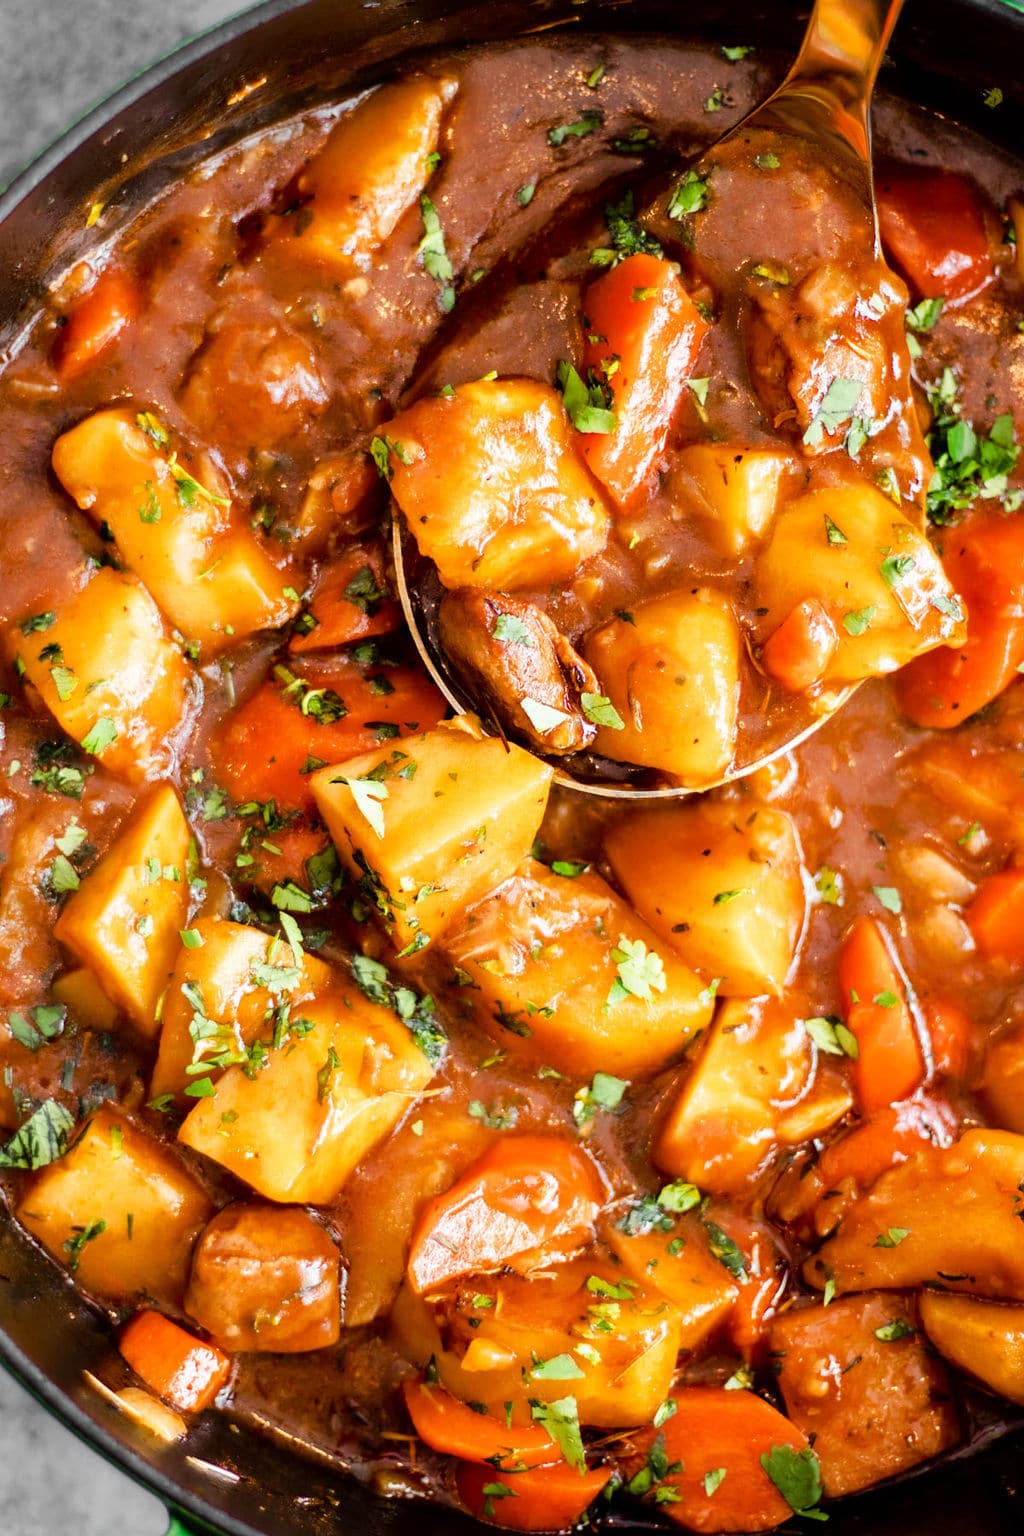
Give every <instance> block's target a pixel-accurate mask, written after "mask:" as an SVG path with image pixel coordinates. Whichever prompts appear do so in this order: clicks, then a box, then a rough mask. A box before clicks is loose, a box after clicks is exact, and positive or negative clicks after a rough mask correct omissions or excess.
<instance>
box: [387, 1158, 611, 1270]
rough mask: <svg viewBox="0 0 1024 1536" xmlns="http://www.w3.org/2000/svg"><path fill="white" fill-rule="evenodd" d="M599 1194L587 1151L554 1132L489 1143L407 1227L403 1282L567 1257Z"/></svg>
mask: <svg viewBox="0 0 1024 1536" xmlns="http://www.w3.org/2000/svg"><path fill="white" fill-rule="evenodd" d="M604 1200H605V1188H604V1185H603V1182H602V1179H601V1176H600V1174H599V1173H598V1171H597V1168H596V1167H595V1165H594V1164H593V1163H592V1162H591V1160H590V1158H589V1157H588V1156H587V1154H586V1153H585V1152H584V1151H583V1150H582V1149H581V1148H579V1147H576V1146H574V1145H573V1144H572V1143H571V1142H569V1141H565V1140H563V1139H562V1138H561V1137H558V1136H510V1137H505V1138H504V1139H503V1140H501V1141H497V1142H495V1144H494V1146H493V1147H491V1149H490V1150H489V1151H488V1152H485V1153H484V1155H483V1157H481V1158H480V1159H479V1160H478V1161H477V1162H476V1163H474V1164H473V1166H472V1167H471V1168H470V1169H469V1170H468V1172H466V1173H464V1174H463V1176H462V1178H461V1179H458V1180H457V1181H456V1183H455V1184H453V1185H452V1187H451V1189H449V1190H448V1191H447V1192H446V1193H445V1194H443V1195H438V1196H437V1197H436V1198H435V1199H433V1200H431V1201H430V1202H429V1204H428V1205H427V1207H426V1209H425V1210H424V1212H423V1214H422V1216H421V1217H420V1220H419V1222H418V1224H417V1226H416V1230H415V1232H414V1233H413V1238H412V1247H411V1249H410V1252H409V1269H408V1275H409V1284H410V1285H411V1286H412V1289H413V1290H414V1291H416V1292H417V1293H419V1294H422V1293H423V1292H425V1291H433V1290H437V1289H438V1287H440V1286H443V1285H447V1284H449V1283H450V1282H451V1281H452V1280H457V1279H458V1278H459V1277H460V1276H461V1275H468V1274H476V1273H481V1272H484V1271H488V1270H496V1269H501V1268H503V1267H504V1266H505V1265H514V1267H515V1268H516V1269H519V1270H521V1271H522V1270H524V1269H528V1268H533V1267H534V1266H536V1265H537V1264H539V1263H547V1262H553V1261H555V1260H557V1259H559V1258H568V1257H569V1255H570V1254H571V1253H573V1251H574V1250H575V1249H576V1248H578V1247H579V1246H580V1244H581V1243H583V1242H585V1241H586V1240H587V1239H588V1238H589V1236H590V1230H591V1228H592V1226H593V1224H594V1221H595V1218H596V1217H597V1213H598V1211H599V1210H600V1208H601V1206H602V1204H603V1203H604Z"/></svg>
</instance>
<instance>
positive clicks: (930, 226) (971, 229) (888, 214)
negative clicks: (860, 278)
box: [876, 171, 995, 299]
mask: <svg viewBox="0 0 1024 1536" xmlns="http://www.w3.org/2000/svg"><path fill="white" fill-rule="evenodd" d="M876 197H877V200H878V227H879V231H880V233H881V236H882V244H883V245H884V247H885V250H886V253H887V254H888V256H889V257H890V258H891V260H892V261H893V262H894V263H895V264H896V266H898V267H899V268H900V270H901V271H902V273H903V275H904V276H905V277H906V278H907V279H908V281H909V282H910V283H911V284H912V285H913V287H914V288H916V290H917V292H918V293H919V294H921V295H923V297H924V298H926V299H936V298H942V297H944V298H947V299H965V298H967V297H968V296H969V295H970V294H972V293H977V291H978V289H979V288H983V287H985V285H986V283H990V282H991V281H992V279H993V277H994V276H995V263H994V260H993V250H992V241H991V239H990V235H989V230H990V227H991V225H992V222H993V220H994V212H993V211H991V210H989V209H987V208H986V205H985V203H984V202H983V201H982V198H981V195H980V193H979V192H978V190H977V188H976V187H975V186H974V185H973V183H972V182H970V181H968V180H967V179H966V178H965V177H963V176H954V175H951V174H949V173H948V172H946V171H924V172H920V171H891V172H890V173H889V174H888V175H886V176H882V177H880V178H879V181H878V184H877V188H876Z"/></svg>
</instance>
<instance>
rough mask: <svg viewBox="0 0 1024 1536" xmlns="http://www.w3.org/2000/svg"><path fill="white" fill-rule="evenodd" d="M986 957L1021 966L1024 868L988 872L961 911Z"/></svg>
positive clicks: (1023, 963)
mask: <svg viewBox="0 0 1024 1536" xmlns="http://www.w3.org/2000/svg"><path fill="white" fill-rule="evenodd" d="M965 916H966V918H967V926H968V927H969V928H970V930H971V933H972V934H973V935H974V942H975V944H977V946H978V949H979V950H980V952H981V954H982V955H983V956H984V957H985V959H986V960H998V961H1001V962H1002V964H1004V965H1008V966H1011V967H1012V968H1013V969H1014V970H1015V971H1019V970H1024V869H1003V870H1000V872H999V873H998V874H997V875H989V877H988V879H987V880H983V881H982V883H981V885H980V886H979V888H978V893H977V895H976V896H975V898H974V900H973V901H972V902H971V904H970V906H969V907H968V908H967V911H966V913H965Z"/></svg>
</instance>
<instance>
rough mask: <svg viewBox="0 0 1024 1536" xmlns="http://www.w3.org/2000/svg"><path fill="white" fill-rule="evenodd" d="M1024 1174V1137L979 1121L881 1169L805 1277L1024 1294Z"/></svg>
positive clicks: (851, 1285) (863, 1285)
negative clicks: (954, 1138)
mask: <svg viewBox="0 0 1024 1536" xmlns="http://www.w3.org/2000/svg"><path fill="white" fill-rule="evenodd" d="M1022 1182H1024V1136H1017V1135H1014V1134H1013V1133H1012V1132H1010V1131H989V1130H982V1129H978V1130H971V1131H966V1132H965V1133H964V1135H963V1136H961V1138H960V1140H959V1141H958V1142H957V1143H956V1145H955V1146H952V1147H949V1148H948V1149H943V1148H941V1147H924V1148H923V1149H922V1150H921V1151H920V1152H915V1153H914V1155H913V1156H912V1157H908V1158H907V1160H906V1162H905V1163H901V1164H900V1166H899V1167H898V1168H892V1169H890V1170H889V1172H888V1173H883V1174H882V1176H881V1178H880V1179H879V1180H878V1181H877V1183H876V1184H875V1185H874V1186H873V1187H872V1188H871V1190H870V1191H869V1192H868V1193H867V1194H866V1195H865V1196H864V1197H863V1198H862V1199H861V1200H859V1201H858V1202H857V1204H856V1205H854V1206H853V1207H852V1208H851V1209H850V1210H849V1211H848V1212H847V1214H846V1215H845V1216H844V1217H843V1220H842V1221H841V1222H840V1224H839V1228H838V1230H837V1231H836V1233H835V1235H834V1236H832V1237H830V1238H829V1240H828V1242H826V1243H825V1245H824V1247H823V1248H821V1250H820V1251H819V1252H818V1253H817V1254H816V1255H815V1257H814V1258H812V1259H808V1260H807V1263H806V1265H805V1266H804V1273H805V1276H806V1278H807V1280H808V1281H809V1282H810V1283H811V1284H812V1285H816V1286H819V1287H823V1286H824V1284H825V1281H826V1279H828V1278H832V1279H833V1280H834V1281H835V1288H836V1291H837V1292H843V1291H862V1290H867V1289H870V1288H872V1287H875V1286H879V1287H885V1288H893V1289H897V1290H898V1289H900V1288H903V1287H907V1286H913V1285H924V1284H927V1283H929V1282H931V1283H934V1284H937V1285H942V1286H944V1287H946V1288H947V1289H948V1290H953V1291H971V1292H974V1293H975V1294H978V1295H981V1296H991V1297H994V1298H1000V1297H1006V1298H1007V1299H1009V1300H1014V1301H1024V1223H1022V1222H1021V1219H1020V1213H1021V1211H1022V1210H1024V1195H1022V1194H1021V1189H1020V1186H1021V1183H1022ZM951 1212H958V1213H959V1215H960V1219H958V1220H951V1219H950V1213H951Z"/></svg>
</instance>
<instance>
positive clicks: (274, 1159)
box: [178, 985, 434, 1205]
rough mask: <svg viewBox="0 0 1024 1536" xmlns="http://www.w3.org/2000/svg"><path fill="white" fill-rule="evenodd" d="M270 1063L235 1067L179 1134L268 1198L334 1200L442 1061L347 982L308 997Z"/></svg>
mask: <svg viewBox="0 0 1024 1536" xmlns="http://www.w3.org/2000/svg"><path fill="white" fill-rule="evenodd" d="M298 1025H299V1021H298V1020H293V1022H292V1032H291V1034H290V1035H289V1036H288V1038H287V1041H286V1043H283V1044H282V1045H281V1046H279V1047H277V1048H273V1047H272V1048H271V1049H270V1050H269V1051H268V1052H267V1055H266V1057H265V1058H264V1060H263V1065H262V1066H254V1067H251V1068H250V1069H249V1070H250V1072H251V1074H252V1075H251V1076H250V1075H249V1074H248V1073H247V1072H246V1070H244V1069H243V1068H242V1067H240V1066H232V1067H229V1068H228V1069H227V1071H226V1072H225V1073H224V1074H223V1076H222V1077H220V1078H219V1079H218V1081H217V1082H216V1083H215V1084H214V1086H213V1092H212V1093H211V1094H210V1095H208V1096H207V1097H204V1098H200V1099H198V1100H197V1102H196V1106H195V1108H194V1109H193V1110H192V1112H191V1113H190V1114H189V1116H188V1118H187V1119H186V1120H185V1123H184V1124H183V1125H182V1127H181V1130H180V1131H179V1132H178V1135H179V1137H180V1139H181V1140H182V1141H183V1142H184V1144H185V1145H186V1146H187V1147H191V1148H192V1149H193V1151H195V1152H202V1153H204V1154H205V1156H206V1157H209V1158H212V1159H213V1161H214V1162H215V1163H219V1164H220V1165H221V1167H222V1168H226V1169H228V1171H229V1172H230V1173H233V1174H235V1175H236V1176H237V1177H238V1178H240V1179H243V1180H244V1181H245V1182H246V1183H247V1184H250V1185H251V1186H252V1188H253V1189H255V1190H256V1191H257V1193H258V1194H261V1195H263V1196H264V1197H265V1198H266V1199H268V1200H278V1201H281V1202H282V1203H299V1204H309V1205H329V1204H330V1202H331V1201H332V1200H333V1199H334V1198H335V1196H336V1195H337V1194H338V1192H339V1190H340V1189H341V1188H342V1186H343V1185H344V1183H345V1180H346V1179H347V1178H348V1176H349V1174H350V1173H351V1172H352V1170H353V1168H354V1167H355V1166H356V1164H357V1163H358V1162H359V1161H360V1159H361V1158H363V1157H364V1156H365V1155H366V1153H367V1152H369V1150H370V1149H371V1147H373V1146H375V1145H376V1143H377V1142H378V1141H380V1140H381V1139H382V1138H383V1137H384V1136H386V1135H387V1134H388V1132H389V1131H391V1130H393V1128H394V1126H395V1125H396V1124H397V1122H398V1120H399V1119H400V1118H401V1116H402V1115H403V1114H404V1112H405V1110H406V1109H407V1108H408V1106H409V1104H410V1103H411V1102H412V1100H413V1099H415V1098H416V1097H417V1096H418V1095H419V1094H420V1093H421V1092H422V1091H423V1089H424V1088H425V1087H426V1086H427V1084H428V1083H429V1081H430V1079H431V1077H432V1076H433V1070H434V1069H433V1067H432V1066H431V1063H430V1062H429V1061H428V1059H427V1057H426V1056H425V1055H424V1053H423V1051H422V1050H421V1049H420V1047H419V1046H418V1045H417V1044H416V1042H415V1040H414V1039H413V1036H412V1034H411V1033H410V1031H409V1030H408V1029H407V1028H406V1026H405V1025H404V1024H403V1023H401V1022H400V1021H399V1019H398V1018H397V1016H396V1015H395V1014H393V1013H390V1012H389V1011H388V1010H387V1009H385V1008H383V1007H378V1006H377V1005H376V1004H375V1003H371V1002H369V1001H368V1000H367V999H366V998H365V997H364V996H363V995H362V994H361V993H359V992H357V991H355V989H354V988H349V987H345V986H340V985H339V986H338V987H337V988H335V990H334V991H332V992H329V993H326V994H324V995H322V996H320V997H317V998H315V999H313V1000H311V1001H310V1002H308V1003H304V1004H303V1005H302V1010H301V1025H302V1033H301V1034H300V1033H299V1029H298Z"/></svg>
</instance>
